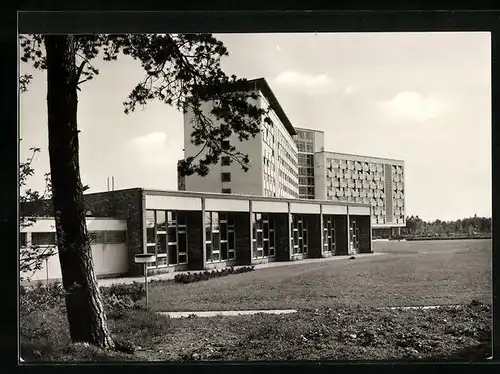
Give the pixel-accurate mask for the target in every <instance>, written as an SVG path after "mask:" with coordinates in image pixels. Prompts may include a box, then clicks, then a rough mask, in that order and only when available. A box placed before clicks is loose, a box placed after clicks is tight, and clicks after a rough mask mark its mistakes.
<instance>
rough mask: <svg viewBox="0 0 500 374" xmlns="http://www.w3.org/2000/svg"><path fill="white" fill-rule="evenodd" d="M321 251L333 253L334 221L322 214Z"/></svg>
mask: <svg viewBox="0 0 500 374" xmlns="http://www.w3.org/2000/svg"><path fill="white" fill-rule="evenodd" d="M323 252H330V253H335V221H334V220H333V217H332V216H323Z"/></svg>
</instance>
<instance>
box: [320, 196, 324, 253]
mask: <svg viewBox="0 0 500 374" xmlns="http://www.w3.org/2000/svg"><path fill="white" fill-rule="evenodd" d="M323 230H324V228H323V204H319V232H320V241H319V243H320V246H321V248H320V253H321V256H323V251H324V249H325V243H324V241H325V238H324V231H323Z"/></svg>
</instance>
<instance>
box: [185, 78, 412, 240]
mask: <svg viewBox="0 0 500 374" xmlns="http://www.w3.org/2000/svg"><path fill="white" fill-rule="evenodd" d="M247 89H248V90H249V91H252V92H255V93H257V99H256V100H252V101H253V102H252V103H253V104H254V105H256V106H258V107H262V108H268V107H270V108H272V109H271V112H270V117H271V119H272V122H273V124H272V125H269V124H267V123H265V122H264V121H262V123H261V131H260V133H259V134H257V136H256V137H255V138H253V139H250V140H247V141H243V142H240V141H239V140H238V139H237V137H236V136H233V137H232V138H230V142H231V143H232V144H233V145H234V146H235V147H236V149H237V150H238V151H239V152H242V153H244V154H248V156H249V158H250V169H249V170H248V171H247V172H244V171H243V170H242V169H241V167H240V165H238V164H237V163H229V162H228V159H227V157H222V159H221V161H220V162H219V163H218V164H217V165H214V166H213V167H212V170H211V171H210V173H209V174H208V175H207V176H205V177H200V176H198V175H193V176H189V177H186V178H179V180H178V185H179V190H187V191H198V192H218V193H229V194H244V195H258V196H268V197H286V198H300V199H318V200H332V201H338V202H346V203H363V204H370V205H371V207H372V208H371V212H372V216H371V222H372V227H373V229H374V232H373V234H374V236H382V237H384V236H390V235H391V234H392V232H393V229H394V228H400V227H404V226H405V224H406V220H405V194H404V162H403V161H401V160H393V159H385V158H379V157H369V156H361V155H353V154H344V153H335V152H329V151H325V144H324V132H323V131H320V130H314V129H306V128H294V127H293V126H292V124H291V122H290V120H289V119H288V117H287V116H286V114H285V112H284V110H283V108H282V107H281V105H280V103H279V102H278V99H277V98H276V96H275V95H274V93H273V92H272V90H271V88H270V87H269V85H268V84H267V82H266V80H265V79H263V78H260V79H254V80H251V81H248V86H247ZM212 108H213V103H211V102H207V103H204V107H203V110H204V112H205V115H207V116H210V110H211V109H212ZM193 121H194V118H193V115H192V113H189V112H188V113H186V114H185V115H184V148H185V149H184V152H185V157H186V158H187V157H189V156H194V155H196V154H198V153H199V152H200V146H195V145H193V144H192V143H191V141H190V140H191V136H190V134H191V133H192V131H193V124H194V122H193ZM201 155H203V153H201Z"/></svg>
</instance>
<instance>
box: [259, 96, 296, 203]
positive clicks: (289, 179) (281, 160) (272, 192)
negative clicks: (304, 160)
mask: <svg viewBox="0 0 500 374" xmlns="http://www.w3.org/2000/svg"><path fill="white" fill-rule="evenodd" d="M260 101H261V105H262V106H263V108H269V107H270V104H269V102H268V100H267V99H266V97H265V96H264V95H263V94H262V93H261V94H260ZM269 117H270V118H271V120H272V122H273V126H269V125H267V124H266V123H263V128H262V143H261V146H262V150H263V151H262V152H263V157H265V159H264V158H263V165H264V170H263V173H262V180H263V193H262V195H263V196H270V197H271V196H275V197H287V198H296V197H298V194H299V187H298V183H299V179H298V153H297V145H296V144H295V141H294V140H293V137H292V136H291V135H290V133H289V132H288V130H287V129H286V128H285V125H284V124H283V122H282V121H281V120H280V119H279V117H278V116H277V115H276V113H275V112H274V111H273V110H271V111H270V113H269ZM267 164H270V166H271V168H270V169H271V170H266V167H267ZM270 178H271V179H272V180H269V179H270Z"/></svg>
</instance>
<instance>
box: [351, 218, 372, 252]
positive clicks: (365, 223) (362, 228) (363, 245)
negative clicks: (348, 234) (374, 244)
mask: <svg viewBox="0 0 500 374" xmlns="http://www.w3.org/2000/svg"><path fill="white" fill-rule="evenodd" d="M354 218H355V219H356V221H357V223H358V226H359V253H371V251H372V248H371V237H370V229H371V227H370V216H355V217H354Z"/></svg>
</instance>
